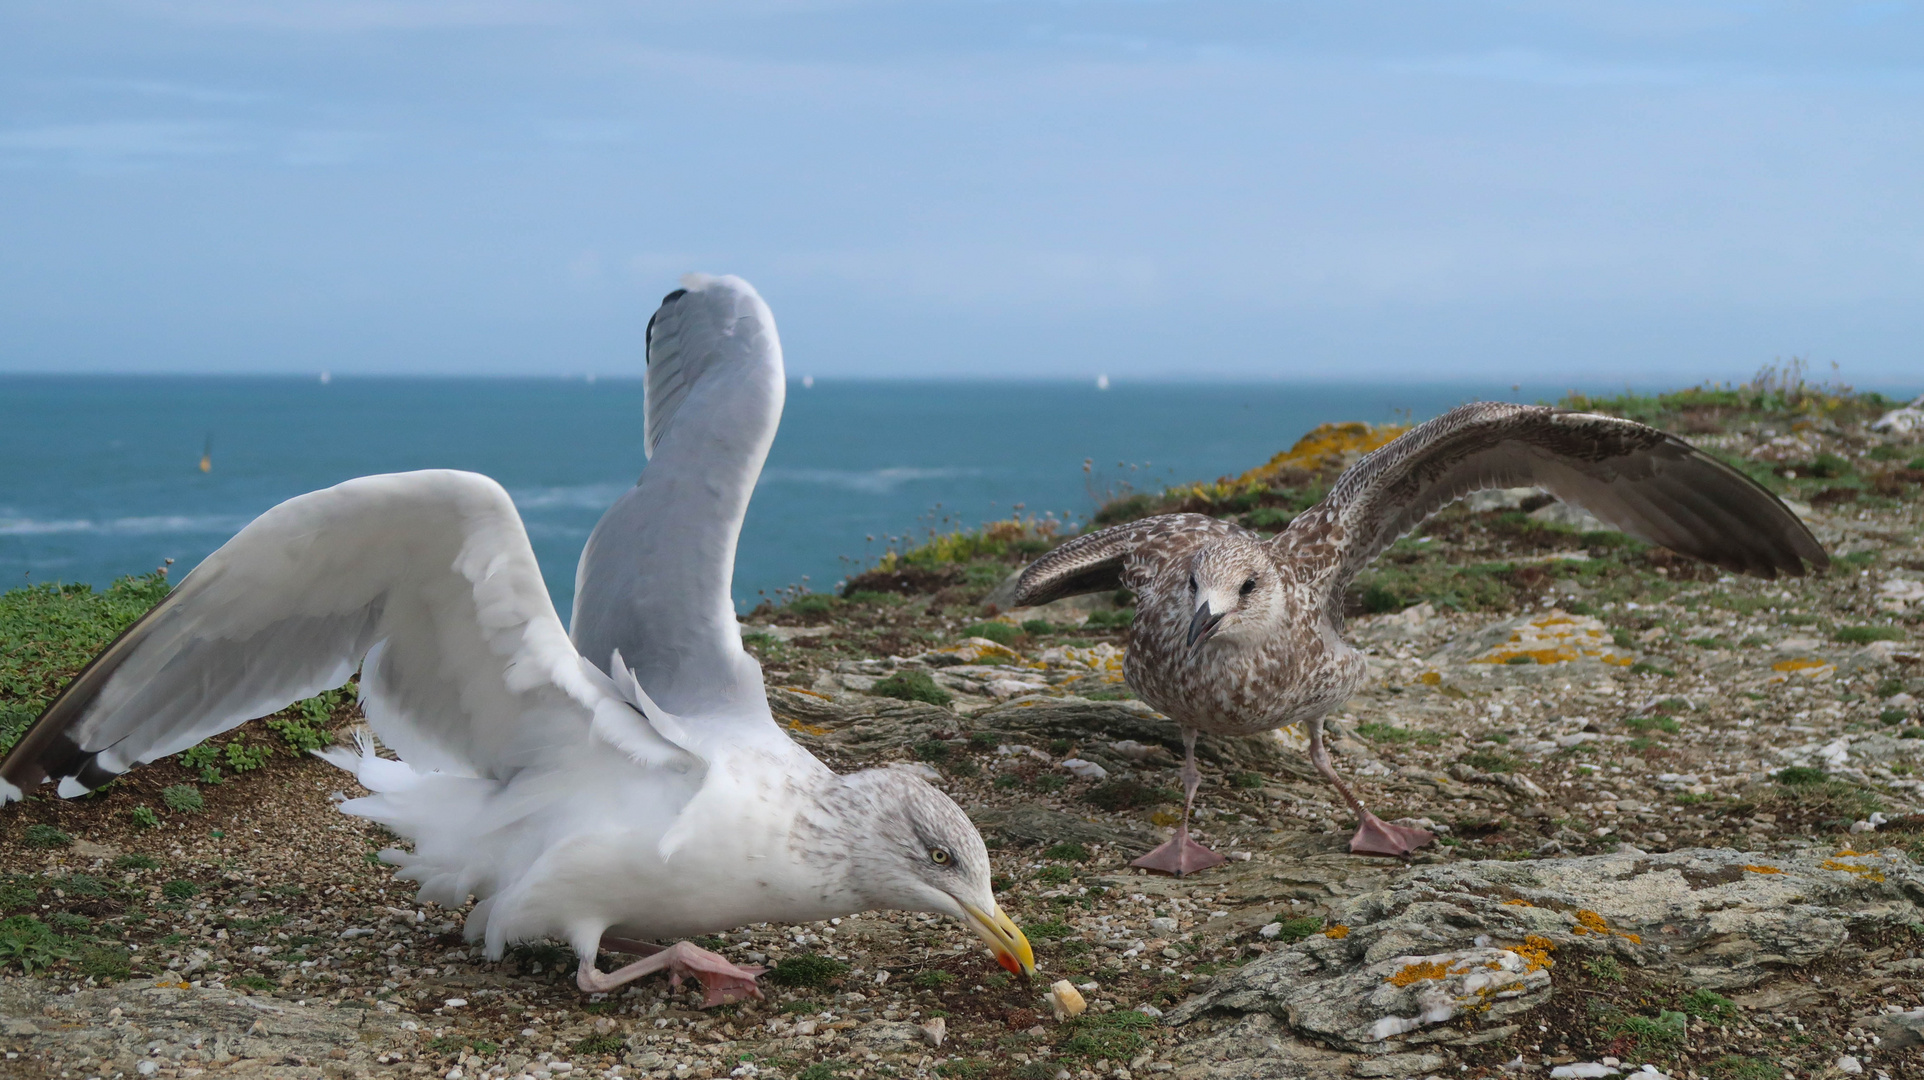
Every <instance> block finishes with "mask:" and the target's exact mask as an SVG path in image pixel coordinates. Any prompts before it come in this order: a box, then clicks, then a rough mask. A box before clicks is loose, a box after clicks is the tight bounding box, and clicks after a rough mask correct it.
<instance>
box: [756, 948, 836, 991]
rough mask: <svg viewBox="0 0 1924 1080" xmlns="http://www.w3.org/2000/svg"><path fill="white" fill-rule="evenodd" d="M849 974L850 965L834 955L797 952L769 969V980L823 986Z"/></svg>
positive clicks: (784, 984)
mask: <svg viewBox="0 0 1924 1080" xmlns="http://www.w3.org/2000/svg"><path fill="white" fill-rule="evenodd" d="M846 974H848V965H847V964H844V963H842V962H841V961H840V960H836V959H834V958H833V957H828V956H821V955H819V954H816V953H796V954H795V955H794V956H787V957H783V958H782V961H781V963H778V964H776V965H775V966H774V967H772V968H770V969H769V971H768V975H767V978H768V981H769V982H772V983H774V984H775V985H776V986H788V987H822V986H827V985H828V984H829V982H830V981H831V980H834V979H839V978H841V977H842V976H844V975H846Z"/></svg>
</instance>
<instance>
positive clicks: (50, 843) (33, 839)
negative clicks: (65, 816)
mask: <svg viewBox="0 0 1924 1080" xmlns="http://www.w3.org/2000/svg"><path fill="white" fill-rule="evenodd" d="M20 839H22V840H25V841H26V842H27V846H28V847H37V848H63V847H72V846H73V837H71V836H68V835H67V834H66V833H64V832H61V831H60V830H59V829H56V828H54V827H53V826H52V825H29V826H27V827H26V829H25V830H24V831H23V832H21V834H20Z"/></svg>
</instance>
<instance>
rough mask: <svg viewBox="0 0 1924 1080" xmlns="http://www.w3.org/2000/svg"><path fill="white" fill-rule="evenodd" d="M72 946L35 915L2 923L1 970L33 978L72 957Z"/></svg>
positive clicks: (15, 917)
mask: <svg viewBox="0 0 1924 1080" xmlns="http://www.w3.org/2000/svg"><path fill="white" fill-rule="evenodd" d="M72 953H73V949H72V946H71V944H70V943H69V942H68V941H67V940H66V939H65V938H63V937H61V936H60V935H59V934H56V933H54V931H53V928H52V927H50V926H48V925H47V924H46V923H43V922H41V921H40V920H39V919H37V918H34V917H33V916H32V915H14V916H12V917H10V918H6V919H0V970H4V969H6V968H8V967H17V968H19V969H20V970H21V971H22V972H24V973H26V974H28V975H31V974H33V972H34V969H35V968H40V969H43V970H44V969H46V968H49V967H52V966H53V965H54V963H55V962H57V961H60V960H64V959H66V958H67V957H69V956H71V955H72Z"/></svg>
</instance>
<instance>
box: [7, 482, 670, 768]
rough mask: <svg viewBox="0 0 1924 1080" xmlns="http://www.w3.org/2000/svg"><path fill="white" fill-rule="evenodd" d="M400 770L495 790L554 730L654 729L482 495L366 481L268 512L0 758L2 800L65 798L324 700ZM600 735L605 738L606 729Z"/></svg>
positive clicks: (505, 502)
mask: <svg viewBox="0 0 1924 1080" xmlns="http://www.w3.org/2000/svg"><path fill="white" fill-rule="evenodd" d="M363 658H365V659H366V664H365V667H364V668H363V670H362V676H361V692H362V704H363V707H364V708H365V710H366V712H367V715H368V719H369V723H370V724H371V726H372V727H373V728H374V730H375V732H376V733H377V734H378V735H380V737H381V739H382V741H383V742H385V743H387V744H388V745H389V746H392V747H393V748H394V749H395V750H397V751H398V752H399V753H400V754H401V756H402V757H403V758H404V759H406V761H407V762H408V764H409V765H411V766H413V767H415V768H417V769H440V770H443V771H446V772H453V773H458V774H463V775H470V776H500V775H503V774H505V773H507V772H510V771H512V770H514V769H515V768H518V767H520V766H521V765H524V764H528V763H530V762H531V761H533V760H534V759H535V758H537V757H538V756H540V755H541V754H542V753H543V752H544V751H545V750H546V749H548V748H551V747H552V746H553V745H554V743H555V742H556V741H557V740H558V739H562V738H565V737H566V733H567V732H569V731H573V732H575V733H576V734H577V735H578V736H580V737H581V738H586V737H587V735H588V733H589V732H590V731H596V732H597V733H600V734H603V735H608V734H610V733H611V732H612V733H613V734H614V735H615V736H617V737H618V738H619V740H620V742H621V744H622V745H623V746H624V748H625V749H629V750H630V751H631V753H634V754H635V755H636V756H638V757H640V756H646V755H648V754H649V753H651V752H658V753H659V754H661V755H670V756H672V755H675V754H679V753H680V751H679V750H677V749H675V748H674V747H673V746H671V745H670V744H669V743H667V742H665V741H664V740H662V739H660V738H659V737H657V736H655V735H653V734H652V732H651V731H650V730H649V729H648V725H647V722H646V721H645V720H644V719H642V717H641V714H640V713H639V712H637V711H636V710H635V709H633V708H630V707H629V706H628V705H627V704H626V703H625V701H624V699H623V697H622V696H621V694H620V693H619V691H618V689H617V688H616V687H615V686H614V685H613V683H612V682H611V680H609V679H608V678H606V677H605V676H603V675H601V673H599V672H597V671H595V670H594V669H592V668H591V667H589V666H588V665H587V664H586V663H584V662H583V660H582V658H581V656H580V654H578V653H576V652H575V650H574V647H573V646H572V645H571V644H569V642H568V639H567V634H566V632H565V631H564V630H563V629H562V626H561V620H560V618H559V617H557V616H556V615H555V610H554V605H553V603H552V602H551V601H550V600H549V599H548V593H547V589H546V587H545V586H544V585H543V584H542V581H541V572H540V570H539V569H538V568H537V567H536V565H535V561H534V553H533V551H532V550H530V548H529V546H528V538H527V533H526V532H525V531H524V530H523V528H522V525H521V518H520V516H519V515H518V514H516V513H515V509H514V504H513V503H512V502H511V501H510V500H509V498H508V494H507V492H505V491H503V490H502V489H501V486H500V485H499V484H496V483H495V482H494V481H493V480H490V479H488V478H487V477H485V476H479V475H476V474H474V473H462V472H452V471H446V470H434V471H428V472H415V473H398V474H392V475H385V476H367V477H361V478H359V479H356V480H349V481H347V482H346V483H343V484H339V485H337V486H335V487H332V488H327V489H325V490H322V491H316V492H310V493H309V494H306V495H301V496H298V497H296V498H293V499H289V500H288V501H286V502H284V503H281V504H280V505H279V506H276V507H274V508H273V509H271V510H269V511H268V512H267V513H265V514H262V515H261V516H260V517H258V518H256V519H255V520H254V521H253V522H252V523H250V524H249V525H248V526H247V527H246V528H245V529H242V530H241V531H240V533H239V534H237V535H236V536H235V537H234V538H233V539H232V540H229V541H228V542H227V543H226V544H223V545H222V546H221V547H220V549H219V550H218V551H216V552H214V553H213V554H212V555H210V556H208V557H207V559H206V561H204V562H202V563H201V565H200V566H198V567H196V568H195V569H194V572H193V573H191V574H189V575H187V577H186V579H185V580H184V581H182V582H181V584H180V587H179V588H177V589H175V590H174V591H173V592H171V593H169V594H168V596H167V598H166V599H165V600H163V601H161V603H160V604H159V605H158V606H156V607H155V608H154V610H152V611H151V612H149V613H148V614H147V615H146V616H145V617H143V618H142V619H140V620H139V621H138V622H137V623H135V624H134V625H133V626H132V627H130V628H129V629H128V630H127V631H126V632H125V633H123V634H122V635H121V636H120V637H119V638H118V639H116V640H115V641H114V642H113V643H112V644H111V645H109V646H108V647H107V648H106V650H104V651H103V652H102V653H101V654H100V655H99V656H97V657H95V658H94V660H93V662H92V663H90V664H89V665H88V666H87V667H86V668H85V669H84V670H83V671H82V672H81V674H80V675H78V676H77V677H76V678H75V679H74V680H73V682H72V683H70V684H69V685H68V686H67V687H66V689H65V690H64V691H62V693H61V695H60V696H59V697H58V698H56V699H55V700H54V702H53V703H52V704H51V705H49V706H48V707H47V710H46V711H45V712H44V713H43V714H42V715H41V716H40V718H39V719H38V720H37V721H36V722H35V723H34V725H33V726H32V727H31V728H30V729H29V730H28V731H27V733H26V734H25V735H24V736H23V737H22V738H21V740H20V742H19V743H18V744H17V745H16V746H15V747H14V749H13V751H12V752H11V753H10V754H9V755H8V756H7V759H6V761H5V762H4V764H0V802H4V801H6V799H8V798H19V797H21V793H22V792H23V791H24V789H26V788H29V787H31V786H33V785H36V784H39V783H41V782H43V781H47V780H53V781H57V782H59V784H60V794H62V795H76V794H80V793H82V792H84V791H87V790H91V789H93V788H96V787H99V786H100V785H101V784H104V783H106V782H107V781H108V780H111V779H113V777H115V776H117V775H119V774H121V773H123V772H126V771H127V770H129V769H131V768H134V767H135V766H138V765H141V764H145V763H147V762H150V761H153V760H155V759H157V758H160V757H164V756H166V755H168V754H172V753H176V752H178V751H181V750H185V749H187V748H188V747H190V746H193V745H194V744H196V743H198V742H200V741H201V740H203V739H206V738H207V737H209V736H211V735H216V734H219V733H220V732H222V731H226V730H228V729H230V728H233V727H236V726H238V725H239V724H241V723H244V722H245V721H247V720H250V719H253V718H254V717H257V716H264V715H267V714H269V713H272V712H274V711H276V710H278V709H281V708H283V707H285V706H286V705H288V704H290V703H292V702H295V701H299V700H300V699H302V698H305V697H310V696H312V695H314V694H317V693H319V692H320V691H322V690H326V689H329V688H331V687H335V686H339V685H340V684H341V683H343V682H345V681H346V680H347V678H348V676H350V675H352V674H353V673H354V671H355V669H356V668H362V667H363V663H362V661H363ZM611 725H612V727H611Z"/></svg>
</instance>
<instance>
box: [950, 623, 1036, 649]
mask: <svg viewBox="0 0 1924 1080" xmlns="http://www.w3.org/2000/svg"><path fill="white" fill-rule="evenodd" d="M962 636H963V637H965V638H972V637H979V638H987V639H988V640H990V641H993V642H995V643H996V644H997V645H1014V644H1015V643H1016V639H1018V638H1020V637H1021V636H1022V631H1020V630H1018V629H1016V628H1015V627H1014V626H1011V625H1009V624H1008V623H1005V622H979V623H970V624H969V625H967V626H965V627H963V628H962Z"/></svg>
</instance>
